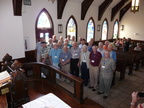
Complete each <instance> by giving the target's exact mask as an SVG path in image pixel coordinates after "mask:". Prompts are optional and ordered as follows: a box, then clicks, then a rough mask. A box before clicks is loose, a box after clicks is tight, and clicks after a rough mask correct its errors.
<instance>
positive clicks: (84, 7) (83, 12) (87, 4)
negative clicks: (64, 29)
mask: <svg viewBox="0 0 144 108" xmlns="http://www.w3.org/2000/svg"><path fill="white" fill-rule="evenodd" d="M93 1H94V0H84V1H83V2H82V3H81V20H84V19H85V16H86V13H87V11H88V9H89V7H90V5H91V4H92V2H93Z"/></svg>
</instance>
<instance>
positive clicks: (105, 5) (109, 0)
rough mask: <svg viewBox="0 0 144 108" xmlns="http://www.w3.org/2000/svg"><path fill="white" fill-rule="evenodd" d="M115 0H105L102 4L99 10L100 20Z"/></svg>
mask: <svg viewBox="0 0 144 108" xmlns="http://www.w3.org/2000/svg"><path fill="white" fill-rule="evenodd" d="M112 1H113V0H105V1H104V2H103V3H102V4H101V5H100V6H99V10H98V21H100V20H101V18H102V16H103V14H104V12H105V11H106V9H107V8H108V6H109V5H110V4H111V3H112Z"/></svg>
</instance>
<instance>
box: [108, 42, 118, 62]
mask: <svg viewBox="0 0 144 108" xmlns="http://www.w3.org/2000/svg"><path fill="white" fill-rule="evenodd" d="M108 51H109V52H110V57H111V58H113V60H114V61H115V62H116V60H117V57H116V52H115V51H113V44H109V45H108Z"/></svg>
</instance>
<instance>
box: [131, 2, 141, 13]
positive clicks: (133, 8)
mask: <svg viewBox="0 0 144 108" xmlns="http://www.w3.org/2000/svg"><path fill="white" fill-rule="evenodd" d="M138 11H139V0H132V3H131V12H133V13H135V12H138Z"/></svg>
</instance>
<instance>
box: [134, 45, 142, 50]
mask: <svg viewBox="0 0 144 108" xmlns="http://www.w3.org/2000/svg"><path fill="white" fill-rule="evenodd" d="M134 50H135V51H142V48H141V45H140V43H137V46H136V47H135V48H134Z"/></svg>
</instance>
